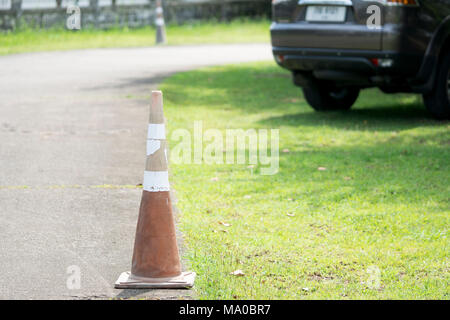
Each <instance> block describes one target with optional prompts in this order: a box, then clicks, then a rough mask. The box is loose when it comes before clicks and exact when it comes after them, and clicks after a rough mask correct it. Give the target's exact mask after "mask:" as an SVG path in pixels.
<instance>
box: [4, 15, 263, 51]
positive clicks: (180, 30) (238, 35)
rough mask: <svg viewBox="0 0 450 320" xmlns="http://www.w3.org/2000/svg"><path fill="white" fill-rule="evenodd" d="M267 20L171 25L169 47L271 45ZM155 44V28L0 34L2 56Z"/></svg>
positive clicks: (56, 30) (23, 31) (49, 30)
mask: <svg viewBox="0 0 450 320" xmlns="http://www.w3.org/2000/svg"><path fill="white" fill-rule="evenodd" d="M269 25H270V21H268V20H233V21H231V22H229V23H213V22H199V23H194V24H191V25H170V24H169V25H168V26H167V27H166V31H167V41H168V43H167V44H168V45H190V44H215V43H220V44H224V43H256V42H266V43H268V42H269ZM154 44H155V28H154V27H142V28H136V29H129V28H112V29H109V30H95V29H81V30H80V31H70V30H65V29H47V30H45V29H41V30H34V29H24V30H20V31H15V32H6V33H5V32H3V33H2V32H0V55H6V54H13V53H23V52H38V51H55V50H74V49H88V48H125V47H149V46H153V45H154Z"/></svg>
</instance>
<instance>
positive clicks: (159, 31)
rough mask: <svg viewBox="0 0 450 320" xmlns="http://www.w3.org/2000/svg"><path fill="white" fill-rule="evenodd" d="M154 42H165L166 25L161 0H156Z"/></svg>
mask: <svg viewBox="0 0 450 320" xmlns="http://www.w3.org/2000/svg"><path fill="white" fill-rule="evenodd" d="M155 24H156V44H164V43H166V26H165V23H164V12H163V8H162V4H161V0H156V19H155Z"/></svg>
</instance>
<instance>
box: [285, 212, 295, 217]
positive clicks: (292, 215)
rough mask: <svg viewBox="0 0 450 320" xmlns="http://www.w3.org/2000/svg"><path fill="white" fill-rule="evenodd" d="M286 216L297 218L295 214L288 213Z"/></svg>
mask: <svg viewBox="0 0 450 320" xmlns="http://www.w3.org/2000/svg"><path fill="white" fill-rule="evenodd" d="M286 215H287V216H289V217H295V213H286Z"/></svg>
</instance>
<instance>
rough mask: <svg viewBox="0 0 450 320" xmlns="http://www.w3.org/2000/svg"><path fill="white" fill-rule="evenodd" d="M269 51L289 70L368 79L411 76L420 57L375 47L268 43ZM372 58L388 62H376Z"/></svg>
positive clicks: (318, 74) (337, 77)
mask: <svg viewBox="0 0 450 320" xmlns="http://www.w3.org/2000/svg"><path fill="white" fill-rule="evenodd" d="M272 52H273V54H274V56H275V60H276V61H277V63H278V64H279V65H280V66H281V67H283V68H286V69H289V70H292V71H303V72H311V73H313V74H314V75H316V77H318V78H320V75H322V76H324V77H326V74H331V73H332V72H334V77H336V79H333V80H339V74H341V75H344V74H348V75H351V74H353V75H354V78H355V79H358V81H359V80H363V79H367V81H368V83H371V82H372V83H373V82H374V81H375V82H376V81H377V78H376V77H388V76H392V77H395V78H403V79H408V78H413V77H414V76H415V75H416V73H417V70H416V68H414V67H412V66H420V63H421V60H422V57H421V56H416V55H412V54H408V53H406V54H403V53H399V52H394V51H379V50H349V49H318V48H287V47H272ZM373 59H381V60H378V62H380V61H381V62H388V63H387V64H378V65H377V63H376V62H374V60H373ZM327 72H328V73H327Z"/></svg>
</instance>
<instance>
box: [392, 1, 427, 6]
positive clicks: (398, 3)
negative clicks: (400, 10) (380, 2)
mask: <svg viewBox="0 0 450 320" xmlns="http://www.w3.org/2000/svg"><path fill="white" fill-rule="evenodd" d="M384 2H385V4H386V5H388V6H418V5H419V1H418V0H385V1H384Z"/></svg>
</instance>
